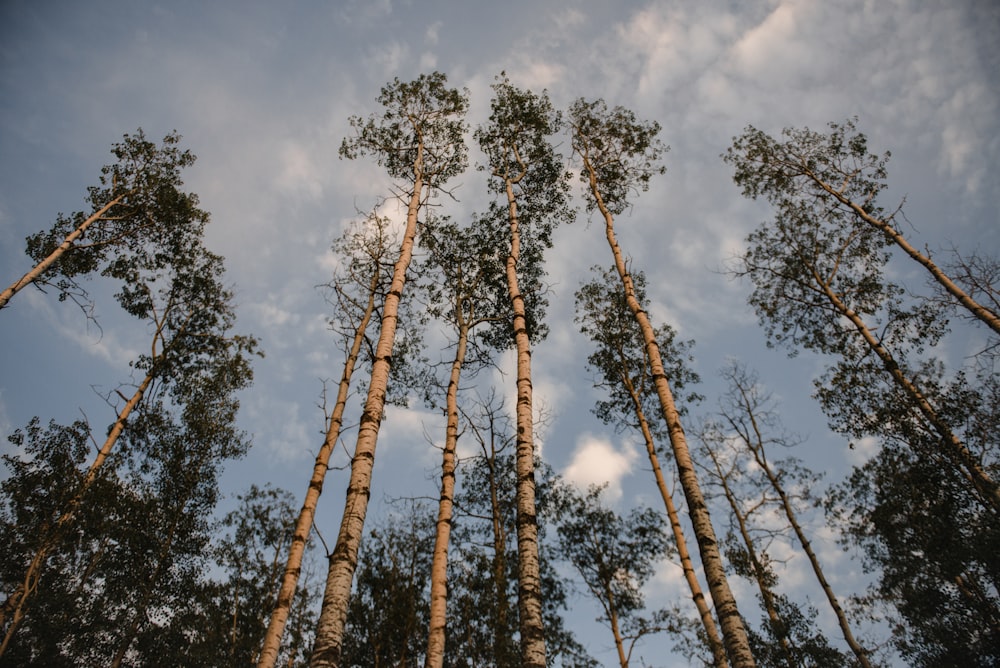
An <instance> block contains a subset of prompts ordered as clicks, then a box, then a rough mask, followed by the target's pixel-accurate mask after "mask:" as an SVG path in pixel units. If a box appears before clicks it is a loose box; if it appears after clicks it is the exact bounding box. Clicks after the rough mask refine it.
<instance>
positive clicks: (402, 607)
mask: <svg viewBox="0 0 1000 668" xmlns="http://www.w3.org/2000/svg"><path fill="white" fill-rule="evenodd" d="M432 517H433V514H432V511H431V509H430V508H429V507H427V506H426V505H424V504H420V503H413V504H412V505H410V507H408V508H407V509H406V511H405V512H403V513H399V514H394V515H391V516H390V517H389V518H387V519H386V521H385V522H384V523H383V525H382V526H381V527H378V528H375V529H372V531H371V533H370V534H369V535H368V536H367V537H366V540H365V543H364V546H363V548H362V550H361V553H360V555H359V564H360V566H359V568H358V577H357V584H356V587H355V589H354V591H353V592H352V594H351V599H350V608H349V612H348V615H347V625H346V627H345V629H344V650H343V654H342V658H341V661H342V664H343V665H345V666H398V667H399V668H405V667H416V666H419V665H420V663H421V662H422V659H423V655H424V650H425V648H426V641H427V634H426V630H427V626H428V617H429V606H428V600H429V597H428V589H429V586H430V581H431V578H430V570H431V555H432V552H433V551H432V546H433V544H434V535H435V530H434V523H433V521H432V519H431V518H432Z"/></svg>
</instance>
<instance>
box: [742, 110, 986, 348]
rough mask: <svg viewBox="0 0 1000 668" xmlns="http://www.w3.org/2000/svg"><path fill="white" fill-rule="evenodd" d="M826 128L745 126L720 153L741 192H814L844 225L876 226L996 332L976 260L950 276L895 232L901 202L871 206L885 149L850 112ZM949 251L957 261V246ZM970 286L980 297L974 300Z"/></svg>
mask: <svg viewBox="0 0 1000 668" xmlns="http://www.w3.org/2000/svg"><path fill="white" fill-rule="evenodd" d="M829 128H830V132H829V134H822V133H819V132H814V131H812V130H810V129H809V128H802V129H798V128H785V129H784V130H782V132H781V137H782V138H781V140H778V139H775V138H774V137H771V136H770V135H768V134H766V133H765V132H762V131H761V130H758V129H756V128H754V127H753V126H747V128H746V129H745V130H744V131H743V134H742V135H740V136H739V137H737V138H736V139H735V140H734V141H733V145H732V147H730V148H729V149H728V151H727V152H726V154H725V156H724V157H725V159H726V161H727V162H729V163H730V164H732V165H733V166H734V167H735V169H736V174H735V177H734V178H735V180H736V184H737V185H739V186H740V187H741V188H742V189H743V194H744V195H745V196H747V197H753V198H757V197H765V198H767V199H768V201H770V202H771V203H772V204H774V205H776V206H780V205H781V202H783V201H785V200H788V199H814V200H816V201H817V202H822V203H823V206H826V207H831V208H836V209H838V210H839V211H840V213H841V215H842V217H843V219H845V220H844V221H843V222H844V224H846V225H851V224H860V225H867V226H870V227H871V228H873V229H875V230H877V231H878V232H881V233H882V234H883V235H884V236H885V238H886V239H887V240H888V241H890V242H891V243H892V244H895V245H896V246H897V247H898V248H900V249H902V251H903V252H904V253H906V254H907V255H908V256H909V257H910V258H912V259H913V260H915V261H916V262H917V263H919V264H920V265H921V266H923V267H924V268H925V269H926V270H927V272H928V273H929V275H930V277H931V279H932V280H933V281H935V282H936V283H937V284H938V285H939V286H940V287H941V288H942V290H943V291H944V292H945V293H946V294H948V295H950V297H951V298H952V299H953V300H954V302H955V303H956V304H957V305H960V306H961V307H962V308H964V309H966V310H967V311H968V312H969V313H970V314H972V315H973V316H974V317H975V318H977V319H979V320H980V321H981V322H983V323H985V324H986V325H987V326H988V327H989V328H990V329H992V330H993V332H994V333H995V334H1000V308H998V306H1000V304H998V303H997V295H998V292H997V291H996V290H995V289H992V286H991V285H990V282H989V281H987V282H986V284H985V285H984V284H983V283H982V282H981V281H980V280H978V277H981V276H982V275H983V274H982V273H980V272H979V271H977V269H978V268H979V266H978V265H979V263H977V262H973V263H965V264H964V270H963V271H961V272H960V273H959V274H957V275H956V276H950V275H949V274H948V273H946V270H945V269H942V268H941V267H940V266H938V265H937V264H936V263H935V262H934V260H933V259H932V258H931V256H930V252H929V251H926V250H925V251H921V250H920V249H919V248H917V247H916V246H914V245H913V244H912V243H911V242H910V241H909V240H908V239H907V238H906V236H905V235H904V234H903V232H902V231H901V229H900V226H899V225H898V224H897V222H896V216H897V215H899V214H900V212H901V209H902V205H900V206H898V207H896V209H894V210H893V211H891V212H886V211H885V210H884V209H882V208H881V207H880V206H879V205H878V202H877V200H878V196H879V195H880V194H881V193H882V191H883V190H885V188H886V179H887V170H886V165H887V164H888V162H889V153H888V152H886V153H885V154H884V155H881V156H879V155H875V154H874V153H870V152H869V151H868V138H867V137H866V136H865V135H864V134H863V133H861V132H859V131H858V129H857V118H854V119H849V120H847V121H846V122H845V123H830V124H829ZM847 221H851V222H847ZM955 255H956V257H958V260H959V263H960V265H962V263H961V257H960V256H958V253H957V251H956V253H955ZM970 269H971V270H972V271H969V270H970ZM986 275H987V276H988V275H989V274H988V272H987V273H986ZM984 288H985V289H984ZM976 293H982V294H983V296H984V297H985V298H986V300H985V301H982V300H978V299H976Z"/></svg>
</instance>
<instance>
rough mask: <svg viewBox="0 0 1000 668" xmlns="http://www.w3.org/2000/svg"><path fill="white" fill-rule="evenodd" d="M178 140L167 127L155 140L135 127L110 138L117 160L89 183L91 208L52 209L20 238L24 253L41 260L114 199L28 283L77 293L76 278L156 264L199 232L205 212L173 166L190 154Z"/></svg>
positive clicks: (62, 293) (63, 293)
mask: <svg viewBox="0 0 1000 668" xmlns="http://www.w3.org/2000/svg"><path fill="white" fill-rule="evenodd" d="M180 141H181V137H180V135H179V134H177V132H172V133H170V134H168V135H167V136H166V137H164V138H163V143H162V145H160V146H159V147H157V146H156V144H154V143H153V142H151V141H149V140H147V139H146V136H145V134H144V133H143V131H142V129H141V128H140V129H139V130H137V131H136V133H135V134H133V135H124V138H123V140H122V141H121V142H119V143H116V144H114V145H113V146H112V150H111V153H112V155H114V156H115V158H116V162H115V163H114V164H110V165H106V166H105V167H104V168H102V170H101V177H100V185H98V186H92V187H90V188H89V189H88V195H87V201H88V202H89V203H90V205H91V211H90V212H83V211H81V212H77V213H74V214H72V215H70V216H64V215H62V214H59V216H58V218H57V220H56V223H55V225H54V226H53V227H52V228H51V229H49V230H47V231H45V232H39V233H37V234H33V235H31V236H29V237H28V238H27V250H26V252H27V254H28V255H29V256H30V257H31V259H32V260H34V261H35V262H36V263H37V262H41V261H42V260H44V259H45V258H47V257H48V256H49V255H50V254H51V253H52V252H53V251H54V250H55V249H56V248H57V247H58V246H59V245H60V244H61V243H63V241H64V240H65V239H66V237H67V236H68V235H69V234H70V233H71V232H73V231H74V230H76V229H77V228H78V227H79V226H80V225H81V224H82V223H83V222H84V221H86V220H87V219H88V218H90V217H91V216H92V215H94V214H96V213H97V212H99V211H100V210H101V209H102V208H104V207H105V206H107V205H109V204H113V206H112V207H111V208H110V209H109V210H108V211H107V212H106V213H104V214H103V215H101V216H100V217H99V218H98V220H96V221H95V222H94V223H93V224H92V225H91V226H90V227H89V228H88V229H87V231H86V232H85V233H84V234H83V236H81V237H80V238H79V239H77V241H76V242H75V243H74V244H73V245H72V246H71V247H70V249H69V250H68V251H67V252H66V253H64V254H63V255H62V257H60V258H59V260H58V261H57V262H56V263H55V264H53V265H52V266H50V267H49V268H48V269H47V270H46V271H45V272H44V273H43V274H42V275H41V276H40V277H39V278H38V279H36V281H35V284H36V285H54V286H55V287H56V288H57V289H58V290H59V293H60V294H59V298H60V300H63V299H66V298H67V297H74V298H76V297H79V296H84V295H85V292H84V291H83V290H82V288H81V287H80V286H79V285H78V284H77V282H76V279H77V277H80V276H86V275H90V274H93V273H95V272H98V271H100V273H101V274H103V275H105V276H109V277H112V278H121V272H122V271H125V270H126V268H127V267H130V266H132V267H135V266H143V267H147V268H150V269H156V268H163V267H164V266H166V265H167V264H168V263H169V262H170V261H171V259H170V258H171V257H172V254H173V253H174V252H176V251H177V249H179V248H182V247H184V246H186V245H187V244H188V243H189V240H190V238H191V237H200V235H201V233H202V229H203V228H204V225H205V223H206V222H207V221H208V214H207V213H205V212H204V211H202V210H201V209H199V208H198V197H197V196H196V195H193V194H190V193H185V192H183V191H182V190H181V187H182V186H183V181H182V180H181V177H180V171H181V169H183V168H185V167H189V166H191V165H192V164H194V161H195V156H194V155H193V154H191V152H190V151H186V150H184V151H182V150H181V149H180V148H179V144H180ZM117 198H121V199H120V201H119V202H118V203H114V202H115V200H116V199H117Z"/></svg>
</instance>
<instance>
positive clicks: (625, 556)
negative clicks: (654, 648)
mask: <svg viewBox="0 0 1000 668" xmlns="http://www.w3.org/2000/svg"><path fill="white" fill-rule="evenodd" d="M603 491H604V488H603V487H595V486H592V487H591V488H590V489H589V490H588V491H587V493H586V494H585V495H581V494H579V493H578V492H577V491H576V490H574V489H572V488H571V487H569V486H563V487H562V488H561V489H560V490H559V492H558V497H559V500H558V502H557V505H558V518H559V519H558V528H557V531H558V533H559V547H560V552H561V554H562V556H563V558H564V559H566V560H567V561H569V562H570V563H571V564H572V565H573V567H574V568H575V569H576V571H577V572H578V573H579V574H580V577H581V578H582V579H583V582H584V584H585V585H586V587H587V591H589V592H590V596H591V597H592V598H593V599H594V600H595V601H597V603H598V605H599V606H600V608H601V611H602V616H601V617H600V618H599V620H600V621H602V622H604V623H605V624H607V626H608V628H610V629H611V633H612V635H613V636H614V639H615V648H616V649H617V650H618V662H619V664H620V665H621V667H622V668H628V665H629V661H630V660H631V657H632V652H633V650H634V649H635V646H636V643H638V642H639V640H641V639H642V638H643V637H644V636H646V635H649V634H651V633H657V632H659V631H663V630H665V628H666V625H667V623H668V620H669V613H668V612H667V611H666V610H657V611H655V612H654V613H653V614H652V616H651V617H643V616H642V615H641V614H640V613H641V612H642V611H643V610H644V609H645V602H644V601H643V595H642V587H643V585H644V584H645V583H646V581H647V580H649V578H650V577H651V576H652V575H653V572H654V570H655V568H656V562H657V561H658V560H659V559H660V558H662V557H665V556H667V553H668V549H667V548H668V545H669V542H668V540H667V532H666V530H665V527H664V523H663V517H662V516H661V515H660V514H659V513H657V512H656V511H654V510H653V509H652V508H643V509H638V508H633V509H632V511H631V512H630V513H629V515H628V516H627V517H623V516H621V515H619V514H618V513H616V512H615V511H614V510H611V509H610V508H607V507H605V506H604V504H603V503H602V501H601V494H602V492H603Z"/></svg>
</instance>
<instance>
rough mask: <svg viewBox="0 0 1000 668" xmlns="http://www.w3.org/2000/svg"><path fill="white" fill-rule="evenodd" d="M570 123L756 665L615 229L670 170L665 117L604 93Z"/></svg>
mask: <svg viewBox="0 0 1000 668" xmlns="http://www.w3.org/2000/svg"><path fill="white" fill-rule="evenodd" d="M570 124H571V126H572V144H573V153H574V154H575V155H576V156H577V159H578V160H579V164H580V167H581V172H580V178H581V180H582V181H583V183H584V184H585V185H586V192H587V208H588V210H590V211H595V210H596V211H598V212H600V214H601V216H602V217H603V218H604V222H605V234H606V237H607V240H608V245H609V247H610V249H611V253H612V256H613V257H614V264H615V269H616V271H617V272H618V276H619V278H620V279H621V282H622V290H623V294H624V296H625V301H626V303H627V304H628V307H629V310H630V311H631V312H632V315H633V317H634V318H635V319H636V322H637V323H638V325H639V328H640V330H641V332H642V337H643V344H644V346H645V350H646V355H647V356H648V358H649V365H650V369H651V370H652V379H653V384H654V387H655V388H656V395H657V398H658V399H659V403H660V410H661V412H662V414H663V419H664V421H665V422H666V425H667V432H668V438H669V441H670V445H671V449H672V451H673V455H674V461H675V462H676V464H677V470H678V474H679V479H680V484H681V489H682V490H683V491H684V497H685V499H686V500H687V507H688V514H689V516H690V517H691V523H692V525H693V527H694V532H695V536H696V537H697V540H698V547H699V550H700V553H701V562H702V566H703V568H704V570H705V576H706V578H707V580H708V588H709V591H710V592H711V594H712V600H713V602H714V603H715V610H716V613H717V615H718V617H719V626H720V627H721V629H722V636H723V641H724V644H725V646H726V652H727V654H728V657H729V661H730V663H731V664H732V665H733V666H736V667H737V668H742V667H744V666H753V665H754V660H753V656H752V654H751V652H750V645H749V641H748V639H747V634H746V629H745V628H744V626H743V620H742V619H741V618H740V614H739V609H738V608H737V605H736V599H735V597H734V596H733V593H732V590H731V589H730V587H729V583H728V581H727V579H726V573H725V569H724V567H723V563H722V557H721V555H720V553H719V546H718V542H717V540H716V537H715V530H714V529H713V527H712V520H711V517H710V515H709V512H708V506H707V505H706V504H705V499H704V496H703V494H702V492H701V488H700V486H699V484H698V475H697V472H696V471H695V467H694V464H693V461H692V459H691V453H690V449H689V448H688V444H687V438H686V436H685V434H684V428H683V426H682V425H681V421H680V412H679V411H678V409H677V406H676V403H675V401H674V396H673V392H672V390H671V387H670V380H669V378H668V377H667V375H666V371H665V369H664V365H663V358H662V356H661V354H660V350H659V345H658V344H657V341H656V332H655V330H654V328H653V326H652V324H651V323H650V321H649V316H648V314H647V313H646V311H645V307H644V306H643V305H642V304H641V303H640V302H639V300H638V298H637V296H636V291H635V283H634V280H633V278H632V275H631V273H630V272H629V269H628V266H627V263H626V259H625V256H624V254H623V253H622V250H621V248H620V247H619V245H618V241H617V239H616V237H615V231H614V222H615V216H616V215H619V214H621V213H622V212H623V211H625V210H626V209H627V208H628V206H629V198H630V197H631V195H632V194H633V193H635V192H637V191H639V190H645V189H646V188H648V186H649V180H650V179H651V178H652V176H653V175H654V174H659V173H662V172H663V171H664V168H663V167H662V166H661V165H660V164H659V160H660V156H661V155H662V154H663V152H664V150H665V148H664V146H663V144H662V143H661V142H660V141H659V139H657V137H656V135H657V134H658V133H659V130H660V127H659V124H657V123H655V122H651V123H644V122H641V121H639V120H638V119H636V117H635V114H633V113H632V112H631V111H628V110H626V109H623V108H621V107H616V108H615V109H613V110H610V111H609V110H608V108H607V106H606V105H605V103H604V102H603V101H601V100H598V101H595V102H586V101H585V100H582V99H581V100H578V101H577V102H575V103H574V104H573V106H572V107H571V109H570Z"/></svg>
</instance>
